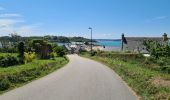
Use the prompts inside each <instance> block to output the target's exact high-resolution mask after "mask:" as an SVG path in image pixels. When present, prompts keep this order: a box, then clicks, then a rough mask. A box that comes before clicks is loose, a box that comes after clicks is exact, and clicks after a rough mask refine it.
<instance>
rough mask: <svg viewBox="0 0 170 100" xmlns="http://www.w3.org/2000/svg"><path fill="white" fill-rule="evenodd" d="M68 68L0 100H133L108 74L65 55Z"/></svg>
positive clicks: (100, 67) (91, 63)
mask: <svg viewBox="0 0 170 100" xmlns="http://www.w3.org/2000/svg"><path fill="white" fill-rule="evenodd" d="M68 57H69V59H70V62H69V64H67V65H66V66H65V67H63V68H61V69H60V70H58V71H56V72H53V73H52V74H49V75H47V76H45V77H43V78H41V79H39V80H36V81H33V82H31V83H29V84H27V85H25V86H23V87H20V88H17V89H14V90H12V91H10V92H7V93H5V94H3V95H1V96H0V100H137V99H138V98H137V96H135V95H134V94H133V92H132V91H131V90H130V89H129V88H128V87H127V86H126V85H125V84H124V83H123V81H122V80H121V79H120V78H119V77H118V76H117V74H115V73H114V72H113V71H112V70H110V69H109V68H107V67H106V66H105V65H103V64H100V63H98V62H95V61H92V60H89V59H86V58H82V57H79V56H77V55H69V56H68Z"/></svg>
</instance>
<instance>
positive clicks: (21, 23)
mask: <svg viewBox="0 0 170 100" xmlns="http://www.w3.org/2000/svg"><path fill="white" fill-rule="evenodd" d="M169 5H170V0H0V36H7V35H9V34H10V33H14V32H15V33H17V34H19V35H21V36H44V35H55V36H68V37H73V36H82V37H86V38H90V30H89V29H88V28H89V27H92V29H93V38H95V39H119V38H120V37H121V34H122V33H124V34H125V36H131V37H135V36H140V37H160V36H162V35H163V33H167V34H168V35H169V36H170V6H169Z"/></svg>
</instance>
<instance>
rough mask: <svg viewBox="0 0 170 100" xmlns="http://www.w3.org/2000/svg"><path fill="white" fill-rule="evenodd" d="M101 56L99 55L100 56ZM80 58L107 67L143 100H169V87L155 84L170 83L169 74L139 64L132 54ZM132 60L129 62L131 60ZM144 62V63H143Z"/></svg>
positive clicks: (86, 54) (85, 54) (84, 55)
mask: <svg viewBox="0 0 170 100" xmlns="http://www.w3.org/2000/svg"><path fill="white" fill-rule="evenodd" d="M100 55H101V54H100ZM80 56H83V57H86V58H90V59H93V60H96V61H99V62H102V63H103V64H105V65H107V66H109V67H110V68H111V69H113V70H114V71H115V72H116V73H117V74H118V75H119V76H121V77H122V79H123V80H124V81H125V82H126V83H127V84H128V85H129V86H130V87H131V88H132V89H133V90H134V91H135V92H136V93H137V94H138V95H139V96H140V97H141V98H140V99H143V100H169V99H170V87H168V86H166V85H164V83H163V84H159V83H160V82H159V81H158V83H156V82H155V80H157V79H162V80H164V81H166V82H170V74H167V73H162V72H160V71H157V70H153V69H151V68H149V67H148V66H147V65H144V64H141V63H142V60H140V62H141V63H139V61H138V60H139V59H138V58H136V59H135V56H134V58H133V54H130V55H126V54H125V55H122V54H115V55H114V54H113V55H109V56H105V55H103V56H98V55H95V56H90V55H89V54H88V53H83V54H81V55H80ZM132 58H133V60H130V59H132ZM143 62H144V61H143Z"/></svg>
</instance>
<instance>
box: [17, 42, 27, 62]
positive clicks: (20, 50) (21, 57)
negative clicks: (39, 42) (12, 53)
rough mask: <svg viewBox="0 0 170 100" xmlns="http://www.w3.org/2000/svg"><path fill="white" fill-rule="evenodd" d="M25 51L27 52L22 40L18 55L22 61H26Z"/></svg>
mask: <svg viewBox="0 0 170 100" xmlns="http://www.w3.org/2000/svg"><path fill="white" fill-rule="evenodd" d="M24 52H25V46H24V42H20V43H19V45H18V53H19V55H18V57H19V61H20V62H21V63H24Z"/></svg>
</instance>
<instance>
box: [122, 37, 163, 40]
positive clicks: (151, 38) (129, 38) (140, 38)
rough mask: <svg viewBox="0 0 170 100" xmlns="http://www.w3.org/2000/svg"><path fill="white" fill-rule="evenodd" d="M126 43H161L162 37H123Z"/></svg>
mask: <svg viewBox="0 0 170 100" xmlns="http://www.w3.org/2000/svg"><path fill="white" fill-rule="evenodd" d="M125 39H126V40H127V41H143V40H156V41H162V40H163V38H162V37H125Z"/></svg>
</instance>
